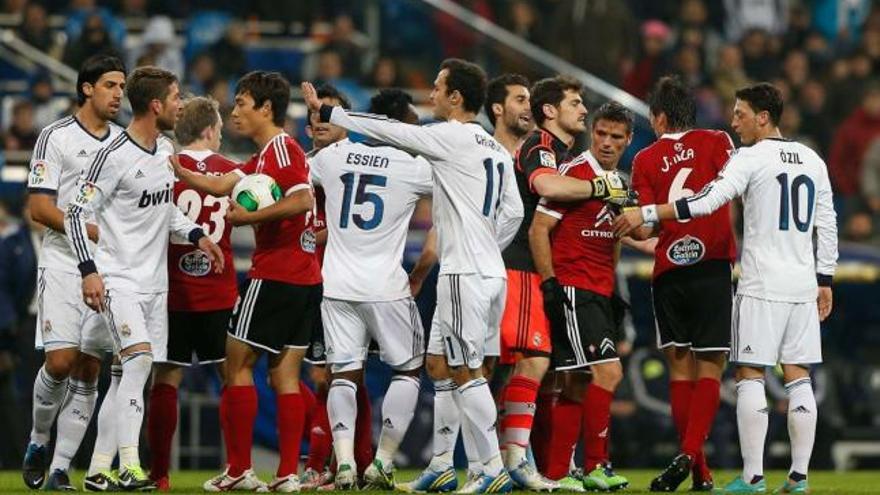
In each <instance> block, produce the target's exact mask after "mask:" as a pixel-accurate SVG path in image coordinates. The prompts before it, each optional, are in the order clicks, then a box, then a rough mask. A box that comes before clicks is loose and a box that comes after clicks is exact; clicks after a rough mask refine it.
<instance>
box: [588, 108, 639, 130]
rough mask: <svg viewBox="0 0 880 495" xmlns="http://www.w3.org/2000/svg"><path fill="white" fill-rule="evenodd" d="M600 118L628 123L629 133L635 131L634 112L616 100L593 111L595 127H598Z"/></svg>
mask: <svg viewBox="0 0 880 495" xmlns="http://www.w3.org/2000/svg"><path fill="white" fill-rule="evenodd" d="M600 120H607V121H610V122H618V123H620V124H626V133H627V134H629V133H631V132H632V131H633V126H634V125H635V118H634V117H633V113H632V112H630V111H629V109H627V108H626V107H625V106H623V105H621V104H620V103H618V102H616V101H609V102H607V103H605V104H603V105H602V106H601V107H599V109H598V110H596V111H595V112H593V127H596V123H597V122H599V121H600Z"/></svg>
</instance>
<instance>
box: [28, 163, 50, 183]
mask: <svg viewBox="0 0 880 495" xmlns="http://www.w3.org/2000/svg"><path fill="white" fill-rule="evenodd" d="M47 175H49V169H48V168H47V167H46V164H45V163H43V162H36V163H34V166H33V167H31V185H32V186H36V185H38V184H42V183H43V182H46V176H47Z"/></svg>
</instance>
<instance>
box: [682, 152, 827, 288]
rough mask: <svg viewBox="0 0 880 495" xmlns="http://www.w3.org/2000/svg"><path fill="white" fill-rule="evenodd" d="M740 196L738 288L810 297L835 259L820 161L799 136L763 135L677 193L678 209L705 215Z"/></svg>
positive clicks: (684, 213)
mask: <svg viewBox="0 0 880 495" xmlns="http://www.w3.org/2000/svg"><path fill="white" fill-rule="evenodd" d="M737 196H742V198H743V205H744V212H743V217H744V223H745V232H744V238H743V252H742V276H741V277H740V280H739V285H738V286H737V294H743V295H747V296H752V297H756V298H759V299H766V300H771V301H782V302H809V301H815V300H816V290H817V283H816V277H817V275H824V276H832V275H834V269H835V266H836V264H837V221H836V215H835V213H834V205H833V204H832V193H831V182H830V181H829V179H828V170H827V168H826V166H825V162H824V161H822V159H821V158H820V157H819V155H817V154H816V153H815V152H814V151H813V150H811V149H810V148H808V147H806V146H804V145H802V144H800V143H796V142H793V141H788V140H785V139H777V138H771V139H764V140H762V141H760V142H758V143H757V144H755V145H753V146H749V147H743V148H740V149H739V150H738V151H737V152H736V153H735V154H734V155H733V156H732V157H731V158H730V161H728V162H727V165H726V166H725V167H724V170H722V171H721V173H720V174H719V175H718V178H717V179H715V180H714V181H712V182H710V183H709V184H707V185H706V187H704V188H703V190H702V191H700V192H699V193H697V194H696V195H694V196H691V197H689V198H685V199H681V200H679V201H677V202H676V203H675V207H676V214H677V215H678V217H679V218H690V217H691V216H694V217H699V216H704V215H708V214H710V213H711V212H713V211H715V210H717V209H718V208H720V207H721V206H722V205H724V204H725V203H727V202H728V201H730V200H732V199H733V198H735V197H737ZM814 229H815V230H816V254H815V255H814V254H813V230H814Z"/></svg>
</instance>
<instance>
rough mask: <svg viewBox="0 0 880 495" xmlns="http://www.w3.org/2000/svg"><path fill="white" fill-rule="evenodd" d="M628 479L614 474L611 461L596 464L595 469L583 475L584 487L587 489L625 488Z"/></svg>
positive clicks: (612, 489) (609, 489)
mask: <svg viewBox="0 0 880 495" xmlns="http://www.w3.org/2000/svg"><path fill="white" fill-rule="evenodd" d="M628 485H629V480H627V479H626V478H624V477H623V476H621V475H619V474H614V469H612V468H611V463H606V464H605V465H602V464H596V469H594V470H592V471H590V472H589V473H587V474H586V475H584V489H585V490H587V491H612V492H613V491H616V490H621V489H623V488H626V487H627V486H628Z"/></svg>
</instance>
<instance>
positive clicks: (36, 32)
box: [18, 3, 58, 56]
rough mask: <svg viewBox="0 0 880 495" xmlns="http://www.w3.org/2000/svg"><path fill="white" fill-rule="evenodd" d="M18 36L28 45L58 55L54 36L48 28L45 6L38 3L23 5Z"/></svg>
mask: <svg viewBox="0 0 880 495" xmlns="http://www.w3.org/2000/svg"><path fill="white" fill-rule="evenodd" d="M18 36H19V37H20V38H21V39H22V40H23V41H24V42H25V43H28V44H29V45H31V46H33V47H34V48H37V49H38V50H41V51H44V52H46V53H49V54H53V55H56V56H57V55H58V53H54V52H57V50H58V47H57V46H56V43H55V36H54V35H53V34H52V30H50V29H49V18H48V16H47V14H46V8H45V7H43V6H42V5H41V4H39V3H29V4H28V5H27V7H25V10H24V15H23V16H22V19H21V25H20V26H19V27H18Z"/></svg>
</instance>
